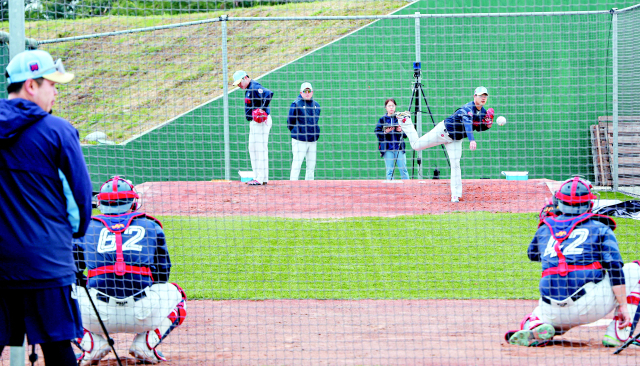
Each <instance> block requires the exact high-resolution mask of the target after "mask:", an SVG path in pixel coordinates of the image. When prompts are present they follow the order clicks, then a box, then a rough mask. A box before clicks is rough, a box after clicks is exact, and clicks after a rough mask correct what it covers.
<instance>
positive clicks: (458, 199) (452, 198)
mask: <svg viewBox="0 0 640 366" xmlns="http://www.w3.org/2000/svg"><path fill="white" fill-rule="evenodd" d="M451 202H460V198H458V197H456V196H451Z"/></svg>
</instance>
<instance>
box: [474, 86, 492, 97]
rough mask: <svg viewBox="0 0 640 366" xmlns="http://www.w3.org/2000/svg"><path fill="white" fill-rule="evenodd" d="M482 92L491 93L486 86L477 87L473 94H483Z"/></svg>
mask: <svg viewBox="0 0 640 366" xmlns="http://www.w3.org/2000/svg"><path fill="white" fill-rule="evenodd" d="M482 94H486V95H489V92H488V91H487V88H485V87H484V86H479V87H477V88H476V90H475V91H474V92H473V95H482Z"/></svg>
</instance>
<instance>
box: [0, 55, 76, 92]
mask: <svg viewBox="0 0 640 366" xmlns="http://www.w3.org/2000/svg"><path fill="white" fill-rule="evenodd" d="M7 74H8V75H9V77H8V78H7V83H9V84H14V83H20V82H23V81H27V80H28V79H38V78H45V79H47V80H51V81H53V82H55V83H61V84H65V83H68V82H70V81H71V80H73V77H74V75H73V74H72V73H68V72H65V70H64V66H63V65H62V60H60V59H58V60H57V61H56V62H53V58H52V57H51V55H50V54H49V52H47V51H42V50H33V51H24V52H20V53H19V54H17V55H16V56H15V57H14V58H13V59H12V60H11V62H9V65H7Z"/></svg>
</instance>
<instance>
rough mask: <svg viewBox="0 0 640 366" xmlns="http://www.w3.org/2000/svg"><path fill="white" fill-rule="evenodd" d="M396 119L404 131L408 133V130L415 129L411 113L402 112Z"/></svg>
mask: <svg viewBox="0 0 640 366" xmlns="http://www.w3.org/2000/svg"><path fill="white" fill-rule="evenodd" d="M396 118H397V119H398V124H399V125H400V128H402V131H405V132H406V131H407V129H412V128H413V129H415V127H414V126H413V122H411V113H409V112H401V113H397V114H396Z"/></svg>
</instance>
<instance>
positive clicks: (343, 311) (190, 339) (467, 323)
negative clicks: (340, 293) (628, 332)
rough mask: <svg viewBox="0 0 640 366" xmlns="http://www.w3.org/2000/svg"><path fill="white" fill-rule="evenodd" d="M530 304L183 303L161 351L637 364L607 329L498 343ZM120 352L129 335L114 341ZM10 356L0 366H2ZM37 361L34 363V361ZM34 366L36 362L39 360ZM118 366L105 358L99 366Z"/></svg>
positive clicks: (193, 358)
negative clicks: (528, 343)
mask: <svg viewBox="0 0 640 366" xmlns="http://www.w3.org/2000/svg"><path fill="white" fill-rule="evenodd" d="M535 305H536V301H532V300H359V301H352V300H266V301H242V300H227V301H210V300H203V301H190V302H189V305H188V317H187V320H186V321H185V323H184V324H183V325H182V326H181V327H179V328H177V329H176V330H175V331H174V332H173V333H172V334H171V336H169V337H168V338H167V339H166V340H165V342H163V344H162V345H161V346H160V347H159V349H161V350H162V352H164V355H165V356H166V357H167V358H168V360H169V361H168V362H166V363H163V364H164V365H166V366H175V365H559V366H567V365H616V366H617V365H638V364H639V363H640V361H639V360H640V352H639V351H638V349H627V350H625V351H623V352H622V353H621V354H620V355H615V356H614V355H613V354H612V353H613V351H614V350H613V349H611V348H605V347H603V346H602V345H601V344H600V341H601V338H602V335H603V334H604V331H605V326H604V325H600V326H582V327H578V328H575V329H572V330H571V331H569V332H568V333H566V334H565V335H563V336H562V337H556V338H555V340H554V344H553V345H551V346H547V347H543V348H525V347H518V346H511V345H509V344H507V342H505V340H504V339H503V334H504V332H505V331H506V330H508V329H514V328H515V327H516V325H517V324H518V323H519V321H520V319H521V317H522V316H524V315H525V314H528V313H529V312H530V311H531V310H532V309H533V308H534V307H535ZM115 338H116V349H117V350H118V352H119V354H120V356H121V357H122V359H123V360H124V362H123V364H128V365H132V364H134V361H135V360H134V359H133V358H131V357H130V356H129V355H128V354H127V349H128V347H129V343H130V342H131V340H132V339H133V335H123V334H118V335H116V337H115ZM8 353H9V351H8V350H5V351H4V354H3V356H4V357H3V358H2V365H9V360H8V358H9V357H8ZM40 360H42V358H40ZM39 364H40V365H42V363H39ZM100 364H101V365H110V366H114V365H116V364H117V363H116V361H115V358H114V357H113V354H110V355H109V356H107V358H106V359H105V360H104V361H102V362H101V363H100Z"/></svg>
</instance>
